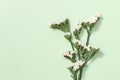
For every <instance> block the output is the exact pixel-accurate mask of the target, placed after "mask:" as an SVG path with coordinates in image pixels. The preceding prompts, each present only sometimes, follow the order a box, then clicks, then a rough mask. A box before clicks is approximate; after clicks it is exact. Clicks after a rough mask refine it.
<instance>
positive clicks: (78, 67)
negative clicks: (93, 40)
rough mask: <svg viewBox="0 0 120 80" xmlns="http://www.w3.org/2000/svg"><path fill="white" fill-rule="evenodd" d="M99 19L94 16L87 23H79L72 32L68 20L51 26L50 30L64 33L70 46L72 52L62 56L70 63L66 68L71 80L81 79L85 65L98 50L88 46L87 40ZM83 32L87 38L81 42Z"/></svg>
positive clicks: (98, 16) (69, 51)
mask: <svg viewBox="0 0 120 80" xmlns="http://www.w3.org/2000/svg"><path fill="white" fill-rule="evenodd" d="M100 17H101V15H100V14H96V15H95V16H92V17H91V18H89V19H88V20H87V21H82V22H79V23H78V24H77V26H76V27H75V29H74V30H73V31H71V29H70V22H69V20H68V19H65V20H64V21H63V22H60V23H55V24H52V25H51V28H52V29H57V30H60V31H62V32H64V37H65V38H66V39H67V40H68V41H69V43H70V45H71V49H72V50H68V51H65V52H64V53H63V56H64V57H65V58H66V59H68V60H69V61H71V63H72V64H71V65H70V66H69V67H68V70H69V71H70V72H71V77H72V78H73V80H81V79H82V72H83V70H84V67H85V65H88V64H87V62H88V61H89V60H90V59H92V58H93V57H94V56H95V55H96V54H97V53H98V51H99V49H98V48H96V47H94V46H91V45H90V43H89V40H90V36H91V32H92V29H93V28H94V26H95V23H96V22H97V21H98V20H99V19H100ZM83 30H85V32H86V33H87V38H86V40H85V41H83V40H84V39H81V38H82V37H81V36H84V35H81V31H83ZM74 40H75V42H74ZM83 42H84V43H83Z"/></svg>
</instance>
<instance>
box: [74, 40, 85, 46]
mask: <svg viewBox="0 0 120 80" xmlns="http://www.w3.org/2000/svg"><path fill="white" fill-rule="evenodd" d="M75 43H77V44H78V45H80V46H83V45H84V44H83V43H82V42H81V41H80V40H78V39H77V40H76V41H75Z"/></svg>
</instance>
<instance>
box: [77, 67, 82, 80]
mask: <svg viewBox="0 0 120 80" xmlns="http://www.w3.org/2000/svg"><path fill="white" fill-rule="evenodd" d="M82 72H83V67H81V69H80V74H79V78H78V80H81V79H82Z"/></svg>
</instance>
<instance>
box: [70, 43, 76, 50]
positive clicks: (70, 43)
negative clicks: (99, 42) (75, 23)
mask: <svg viewBox="0 0 120 80" xmlns="http://www.w3.org/2000/svg"><path fill="white" fill-rule="evenodd" d="M70 44H71V46H72V50H73V51H75V49H74V46H73V43H72V41H70Z"/></svg>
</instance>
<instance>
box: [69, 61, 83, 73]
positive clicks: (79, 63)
mask: <svg viewBox="0 0 120 80" xmlns="http://www.w3.org/2000/svg"><path fill="white" fill-rule="evenodd" d="M84 63H85V61H82V60H79V61H77V62H75V63H73V64H71V65H70V66H69V67H68V68H72V69H73V70H74V71H76V70H78V69H79V68H80V67H81V66H82V65H83V64H84Z"/></svg>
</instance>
